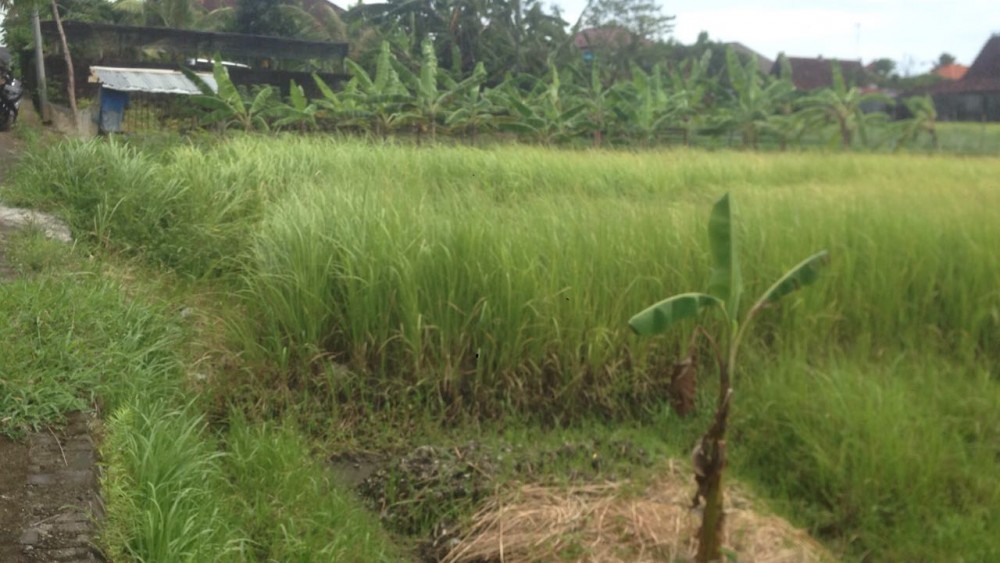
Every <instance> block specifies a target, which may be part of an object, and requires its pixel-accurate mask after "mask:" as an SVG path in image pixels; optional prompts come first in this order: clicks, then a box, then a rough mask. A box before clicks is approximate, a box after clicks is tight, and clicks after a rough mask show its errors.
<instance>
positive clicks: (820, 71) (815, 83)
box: [771, 57, 868, 92]
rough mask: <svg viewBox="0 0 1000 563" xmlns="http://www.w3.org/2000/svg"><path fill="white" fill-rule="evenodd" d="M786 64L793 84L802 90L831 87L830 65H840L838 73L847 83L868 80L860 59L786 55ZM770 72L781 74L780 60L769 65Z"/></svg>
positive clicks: (864, 82) (861, 83) (862, 84)
mask: <svg viewBox="0 0 1000 563" xmlns="http://www.w3.org/2000/svg"><path fill="white" fill-rule="evenodd" d="M788 64H789V66H790V67H791V69H792V84H794V85H795V89H796V90H799V91H803V92H808V91H811V90H821V89H823V88H831V87H832V86H833V67H832V65H837V66H839V67H840V73H841V75H843V77H844V81H845V82H846V83H847V84H848V85H854V86H864V85H866V83H867V82H868V74H867V72H866V71H865V68H864V67H863V66H861V61H848V60H842V59H825V58H823V57H818V58H815V59H810V58H803V57H788ZM771 74H773V75H775V76H778V75H780V74H781V61H778V62H775V63H774V64H773V65H772V66H771Z"/></svg>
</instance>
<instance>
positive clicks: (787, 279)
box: [754, 250, 830, 310]
mask: <svg viewBox="0 0 1000 563" xmlns="http://www.w3.org/2000/svg"><path fill="white" fill-rule="evenodd" d="M829 261H830V253H829V252H827V251H826V250H821V251H819V252H817V253H816V254H813V255H812V256H810V257H809V258H806V259H805V260H803V261H802V262H800V263H799V264H797V265H796V266H795V267H794V268H792V269H791V270H788V272H787V273H786V274H785V275H783V276H781V279H779V280H778V281H777V282H775V283H774V285H772V286H771V287H770V288H768V290H767V291H765V292H764V294H763V295H761V297H760V299H758V300H757V303H756V304H755V305H754V310H757V309H760V308H762V307H764V305H766V304H768V303H774V302H775V301H777V300H778V299H781V298H782V297H784V296H786V295H788V294H789V293H791V292H793V291H795V290H797V289H799V288H800V287H803V286H807V285H809V284H811V283H813V282H815V281H816V280H817V279H818V278H819V271H820V269H821V268H822V267H823V266H825V265H826V264H827V263H828V262H829Z"/></svg>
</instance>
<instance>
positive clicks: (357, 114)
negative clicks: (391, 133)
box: [312, 73, 372, 132]
mask: <svg viewBox="0 0 1000 563" xmlns="http://www.w3.org/2000/svg"><path fill="white" fill-rule="evenodd" d="M312 77H313V81H314V82H315V83H316V87H317V88H319V91H320V93H321V94H322V95H323V97H322V98H320V99H317V100H314V101H313V103H315V104H316V106H317V118H318V119H322V120H329V121H332V122H333V123H334V125H335V126H336V127H337V128H338V129H342V130H345V129H346V130H355V131H356V130H359V129H360V130H362V131H365V132H368V131H370V126H371V122H372V113H371V111H369V110H368V108H367V107H366V106H365V105H364V104H363V102H362V101H361V100H362V96H361V95H360V94H359V93H358V88H357V83H356V82H348V83H347V85H346V86H345V87H344V89H343V91H341V92H334V91H333V88H330V86H329V85H328V84H327V83H326V82H325V81H324V80H323V79H322V78H320V76H319V75H318V74H316V73H313V75H312Z"/></svg>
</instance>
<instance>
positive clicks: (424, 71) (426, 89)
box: [416, 39, 438, 100]
mask: <svg viewBox="0 0 1000 563" xmlns="http://www.w3.org/2000/svg"><path fill="white" fill-rule="evenodd" d="M420 49H421V54H422V59H423V60H422V61H421V62H420V82H419V87H418V88H417V89H416V90H417V93H418V94H419V95H420V96H421V97H423V98H424V99H425V100H433V99H434V98H437V95H438V87H437V74H438V72H437V53H435V52H434V42H433V41H431V40H430V39H424V40H423V42H422V43H421V44H420Z"/></svg>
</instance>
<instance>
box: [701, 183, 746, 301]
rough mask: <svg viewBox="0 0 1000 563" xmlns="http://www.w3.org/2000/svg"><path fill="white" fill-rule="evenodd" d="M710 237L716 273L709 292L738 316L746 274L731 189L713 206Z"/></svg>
mask: <svg viewBox="0 0 1000 563" xmlns="http://www.w3.org/2000/svg"><path fill="white" fill-rule="evenodd" d="M708 241H709V246H710V247H711V250H712V274H711V277H710V278H709V282H708V293H709V294H710V295H713V296H715V297H716V298H718V299H720V300H721V301H724V302H725V304H726V313H727V314H728V315H729V318H731V319H735V318H736V316H737V315H738V314H739V305H740V294H741V293H742V292H743V277H742V275H741V273H740V260H739V255H738V250H737V245H736V234H735V233H734V232H733V213H732V206H731V205H730V202H729V194H728V193H727V194H726V195H724V196H722V198H721V199H719V201H717V202H716V203H715V206H714V207H712V215H711V216H710V218H709V220H708Z"/></svg>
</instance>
